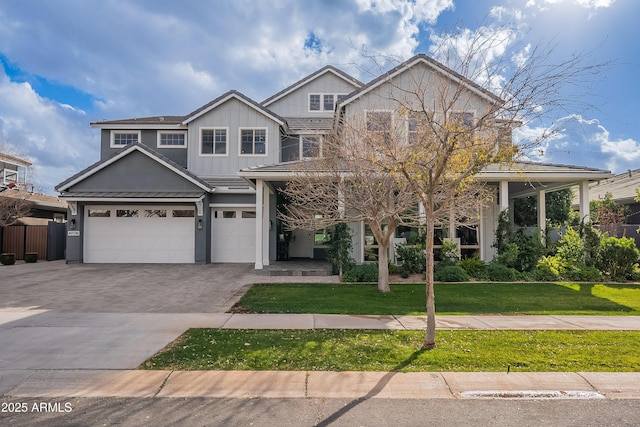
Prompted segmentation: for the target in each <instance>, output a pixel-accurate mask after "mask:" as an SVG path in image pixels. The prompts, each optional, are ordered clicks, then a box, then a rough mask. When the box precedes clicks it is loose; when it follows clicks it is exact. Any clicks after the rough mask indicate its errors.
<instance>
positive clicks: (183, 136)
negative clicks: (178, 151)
mask: <svg viewBox="0 0 640 427" xmlns="http://www.w3.org/2000/svg"><path fill="white" fill-rule="evenodd" d="M186 147H187V132H186V131H180V132H172V131H160V132H158V148H186Z"/></svg>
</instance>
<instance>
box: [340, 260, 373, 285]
mask: <svg viewBox="0 0 640 427" xmlns="http://www.w3.org/2000/svg"><path fill="white" fill-rule="evenodd" d="M342 281H343V282H349V283H359V282H377V281H378V264H376V263H367V264H360V265H354V266H353V267H351V268H350V269H349V270H347V271H345V272H344V273H343V274H342Z"/></svg>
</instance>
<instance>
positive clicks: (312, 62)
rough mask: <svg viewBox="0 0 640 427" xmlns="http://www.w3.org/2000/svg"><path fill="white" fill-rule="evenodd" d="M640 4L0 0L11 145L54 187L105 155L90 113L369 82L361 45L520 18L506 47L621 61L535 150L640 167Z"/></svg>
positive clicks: (433, 42)
mask: <svg viewBox="0 0 640 427" xmlns="http://www.w3.org/2000/svg"><path fill="white" fill-rule="evenodd" d="M639 16H640V2H639V1H637V0H483V1H478V0H324V1H320V0H305V1H299V0H278V1H276V0H274V1H259V2H258V1H255V0H227V1H223V0H218V1H209V2H206V1H201V0H182V1H180V2H175V1H171V0H138V1H127V0H111V1H102V0H57V1H55V2H52V1H46V0H21V1H19V2H17V1H12V0H0V148H4V149H5V150H9V151H11V150H14V149H16V150H18V151H19V152H21V153H22V154H23V155H26V156H27V157H29V158H30V160H31V161H32V162H33V164H34V166H33V178H32V181H34V183H35V184H36V185H37V187H38V189H39V190H40V191H43V192H46V193H53V192H54V191H53V187H54V186H55V185H56V184H58V183H59V182H61V181H62V180H64V179H66V178H67V177H69V176H71V175H73V174H75V173H76V172H78V171H79V170H81V169H83V168H85V167H86V166H88V165H90V164H91V163H93V162H95V161H97V160H98V158H99V135H98V132H97V131H96V130H94V129H91V128H90V126H89V123H90V122H93V121H99V120H102V119H108V120H113V119H119V118H129V117H143V116H150V115H184V114H187V113H189V112H191V111H193V110H195V109H196V108H198V107H200V106H201V105H203V104H205V103H207V102H209V101H210V100H212V99H214V98H216V97H218V96H219V95H221V94H222V93H224V92H226V91H227V90H230V89H236V90H239V91H240V92H242V93H244V94H245V95H247V96H249V97H251V98H253V99H255V100H256V101H262V100H263V99H265V98H267V97H268V96H270V95H271V94H273V93H276V92H278V91H279V90H281V89H283V88H284V87H286V86H288V85H289V84H291V83H293V82H295V81H296V80H298V79H299V78H301V77H303V76H305V75H307V74H309V73H312V72H313V71H315V70H317V69H318V68H320V67H322V66H324V65H326V64H332V65H335V66H337V67H339V68H341V69H343V70H344V71H346V72H348V73H350V74H352V75H353V76H354V77H357V78H359V79H360V80H362V81H365V82H366V81H368V80H370V79H371V77H372V76H373V75H375V74H376V73H377V72H378V71H379V70H378V69H375V68H374V67H372V65H371V63H370V62H368V61H367V60H365V59H364V58H363V57H362V56H361V50H362V49H365V50H366V51H368V52H371V53H376V54H380V55H385V56H393V57H394V58H397V59H398V60H403V59H407V58H409V57H411V56H413V55H414V54H416V53H426V54H435V52H436V51H437V47H438V43H439V40H441V38H442V36H443V35H444V34H451V35H453V36H454V40H455V41H456V42H458V43H460V44H459V45H461V46H463V45H464V42H465V40H468V39H469V38H470V37H479V36H480V37H485V36H486V37H490V36H492V35H493V34H496V33H497V32H498V31H504V30H505V29H509V31H508V36H507V37H505V40H504V43H503V45H501V46H499V49H495V51H494V52H493V54H494V55H498V56H500V55H502V56H504V57H505V58H507V59H510V58H512V57H513V55H515V54H518V53H522V49H523V48H524V47H525V46H527V45H534V46H535V45H541V46H544V45H546V44H548V43H551V44H553V45H554V46H555V47H554V50H553V55H554V56H553V57H552V58H551V59H552V60H555V61H561V60H564V59H566V58H570V57H571V56H572V55H576V54H580V53H589V58H588V61H589V62H590V63H607V62H610V61H612V63H611V64H610V65H609V66H608V67H606V69H604V70H603V72H602V73H601V74H600V75H598V76H597V78H595V79H594V80H593V81H592V82H591V83H592V87H590V88H589V90H588V92H587V96H585V97H583V98H580V99H579V100H578V101H580V102H577V103H573V102H572V103H570V104H567V105H566V108H565V109H563V110H561V111H549V114H546V115H545V116H544V120H541V121H536V122H534V123H533V122H532V123H525V125H524V126H523V127H522V128H521V129H519V130H518V131H517V132H516V133H515V137H516V139H519V140H523V141H526V140H527V138H532V137H534V136H535V135H539V134H540V133H541V132H542V131H544V129H547V128H549V127H551V126H556V127H559V128H560V129H561V132H559V133H558V134H556V135H555V136H554V138H552V139H550V140H547V141H545V142H544V143H543V144H542V147H541V150H540V151H539V152H535V153H532V154H531V158H532V159H533V160H538V161H545V162H552V163H563V164H575V165H582V166H590V167H597V168H602V169H608V170H612V171H613V172H615V173H622V172H624V171H626V170H627V169H637V168H640V120H639V119H638V113H639V112H640V83H638V76H640V47H639V44H638V43H637V40H640V29H639V26H637V24H636V21H637V17H639Z"/></svg>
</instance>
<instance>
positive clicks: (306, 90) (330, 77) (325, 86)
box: [268, 72, 358, 117]
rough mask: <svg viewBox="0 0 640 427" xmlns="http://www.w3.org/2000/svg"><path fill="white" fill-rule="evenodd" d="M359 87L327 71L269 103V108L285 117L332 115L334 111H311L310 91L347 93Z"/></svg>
mask: <svg viewBox="0 0 640 427" xmlns="http://www.w3.org/2000/svg"><path fill="white" fill-rule="evenodd" d="M357 88H358V87H357V86H355V85H354V84H352V83H348V82H347V81H345V80H343V79H341V78H340V77H338V76H336V75H335V74H333V73H331V72H327V73H325V74H323V75H322V76H320V77H318V78H316V79H314V80H312V81H310V82H308V83H307V84H305V85H303V86H301V87H299V88H298V89H297V90H295V91H294V92H292V93H290V94H288V95H287V96H285V97H284V98H281V99H279V100H277V101H276V102H274V103H273V104H269V106H268V108H269V109H270V110H271V111H273V112H274V113H276V114H279V115H281V116H285V117H295V116H310V115H313V116H315V115H317V116H318V117H327V116H328V117H331V116H333V112H332V111H328V112H327V111H314V112H309V94H310V93H319V94H322V93H335V94H347V93H351V92H353V91H354V90H356V89H357Z"/></svg>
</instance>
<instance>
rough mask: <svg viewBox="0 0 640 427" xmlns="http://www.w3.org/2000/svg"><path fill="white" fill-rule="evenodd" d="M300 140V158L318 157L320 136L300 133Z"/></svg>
mask: <svg viewBox="0 0 640 427" xmlns="http://www.w3.org/2000/svg"><path fill="white" fill-rule="evenodd" d="M300 140H301V141H302V143H301V144H300V145H301V149H302V158H308V157H320V137H319V136H312V135H302V136H301V137H300Z"/></svg>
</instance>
